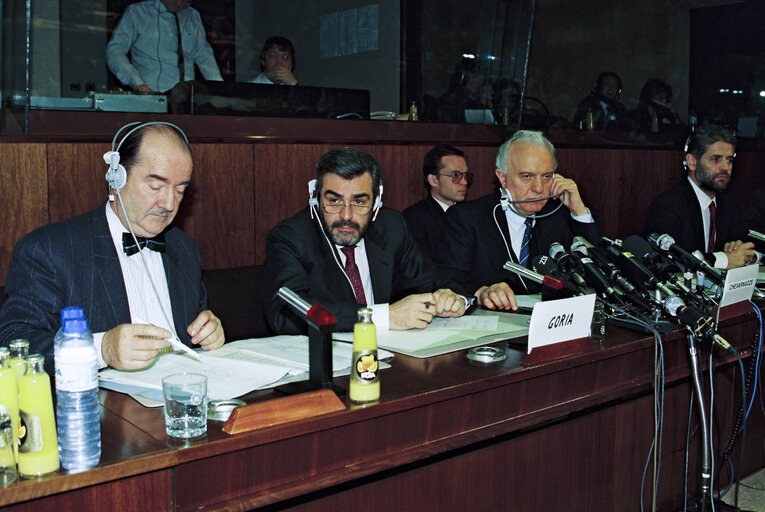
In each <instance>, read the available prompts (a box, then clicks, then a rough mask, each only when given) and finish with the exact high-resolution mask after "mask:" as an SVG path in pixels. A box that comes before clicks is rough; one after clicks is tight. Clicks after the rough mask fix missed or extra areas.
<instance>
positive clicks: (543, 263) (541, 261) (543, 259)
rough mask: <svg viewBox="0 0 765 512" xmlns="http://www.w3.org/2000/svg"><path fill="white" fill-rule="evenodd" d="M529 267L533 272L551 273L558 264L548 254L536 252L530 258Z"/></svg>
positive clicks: (556, 268)
mask: <svg viewBox="0 0 765 512" xmlns="http://www.w3.org/2000/svg"><path fill="white" fill-rule="evenodd" d="M531 268H533V269H534V272H536V273H538V274H542V275H546V274H551V273H553V272H554V271H556V270H558V266H557V265H556V264H555V262H554V261H553V260H552V258H550V257H549V256H545V255H543V254H538V255H536V256H534V257H533V258H532V259H531Z"/></svg>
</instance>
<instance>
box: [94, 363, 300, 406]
mask: <svg viewBox="0 0 765 512" xmlns="http://www.w3.org/2000/svg"><path fill="white" fill-rule="evenodd" d="M200 357H201V361H194V360H191V359H189V358H188V357H186V356H185V355H182V354H176V353H170V354H163V355H160V356H158V357H157V359H156V360H155V362H154V364H152V365H151V366H149V367H148V368H144V369H142V370H134V371H123V370H115V369H113V368H109V369H107V370H103V371H101V372H100V373H99V374H98V378H99V380H102V381H107V382H114V383H118V384H127V385H132V386H138V387H142V388H148V389H157V390H161V389H162V379H163V378H164V377H166V376H168V375H172V374H174V373H183V372H192V373H201V374H204V375H206V376H207V396H208V398H209V399H210V400H226V399H229V398H235V397H237V396H241V395H244V394H245V393H249V392H250V391H253V390H255V389H258V388H260V387H263V386H266V385H268V384H270V383H272V382H275V381H277V380H279V379H281V378H282V377H283V376H284V375H286V374H287V373H288V372H289V371H290V368H289V367H288V366H285V365H283V366H279V365H273V364H260V363H254V362H249V361H237V360H235V359H223V358H218V357H211V356H210V355H209V354H207V353H202V354H200Z"/></svg>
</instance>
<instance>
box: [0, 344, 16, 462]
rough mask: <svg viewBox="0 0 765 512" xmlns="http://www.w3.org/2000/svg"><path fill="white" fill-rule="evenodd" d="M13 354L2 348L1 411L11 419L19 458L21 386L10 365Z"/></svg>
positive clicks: (0, 350)
mask: <svg viewBox="0 0 765 512" xmlns="http://www.w3.org/2000/svg"><path fill="white" fill-rule="evenodd" d="M10 355H11V352H10V350H8V348H7V347H0V410H2V411H5V412H6V413H7V414H8V415H9V416H10V417H11V429H12V431H13V456H14V458H15V459H16V460H17V461H18V460H19V459H18V457H19V386H18V379H17V377H16V369H15V368H11V367H10V365H9V364H8V360H9V359H10Z"/></svg>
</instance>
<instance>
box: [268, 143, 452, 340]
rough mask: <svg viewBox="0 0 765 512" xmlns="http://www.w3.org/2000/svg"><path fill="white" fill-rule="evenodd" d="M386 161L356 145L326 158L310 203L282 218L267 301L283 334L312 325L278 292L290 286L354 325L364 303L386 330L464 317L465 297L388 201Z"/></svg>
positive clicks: (272, 239) (273, 242)
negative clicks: (426, 253)
mask: <svg viewBox="0 0 765 512" xmlns="http://www.w3.org/2000/svg"><path fill="white" fill-rule="evenodd" d="M380 174H381V172H380V166H379V164H378V163H377V161H376V160H375V159H374V158H372V156H371V155H369V154H367V153H365V152H363V151H360V150H358V149H355V148H342V149H332V150H330V151H328V152H327V153H325V154H324V155H322V156H321V158H319V161H318V163H317V164H316V178H315V181H314V182H312V183H311V184H309V187H311V186H313V187H312V188H314V189H315V192H314V193H312V195H311V198H310V200H309V205H308V208H305V209H303V210H302V211H300V212H298V213H297V214H295V215H294V216H293V217H291V218H289V219H286V220H284V221H282V222H280V223H279V224H278V225H277V226H276V227H275V228H273V229H272V230H271V232H270V233H269V234H268V240H267V242H266V262H265V270H264V276H265V283H264V290H265V291H266V297H270V298H271V299H270V301H268V302H266V303H265V304H264V307H265V310H266V318H267V320H268V322H269V324H270V326H271V328H272V329H273V330H274V332H275V333H277V334H297V333H301V332H305V331H306V330H307V327H306V324H305V322H304V321H303V320H301V318H300V317H299V316H298V315H297V314H296V313H295V312H294V311H292V310H291V309H290V307H289V306H287V304H285V303H284V301H282V300H281V299H280V298H278V297H276V296H275V294H276V292H277V291H278V290H279V288H281V287H282V286H286V287H288V288H289V289H291V290H292V291H293V292H295V293H297V294H298V295H300V296H301V297H303V298H304V299H305V300H307V301H308V302H310V303H315V304H321V305H323V306H324V307H326V308H327V309H329V310H330V311H332V312H333V313H334V314H335V315H336V316H337V318H338V323H337V327H336V328H337V330H338V331H352V330H353V326H354V324H355V323H356V313H357V311H358V309H359V308H361V307H366V305H369V307H370V308H371V309H372V321H373V322H374V323H375V325H377V328H378V329H380V330H386V329H392V330H406V329H424V328H425V327H427V325H428V324H429V323H430V322H431V321H432V320H433V317H434V316H440V317H458V316H461V315H462V314H463V313H464V312H465V308H466V305H467V304H466V301H465V299H464V298H463V297H460V296H459V295H457V294H456V293H454V292H453V291H452V289H451V288H452V287H453V285H456V283H453V282H452V281H450V280H449V279H445V278H444V277H442V275H441V274H439V273H438V271H437V270H436V269H435V268H434V265H432V264H431V262H430V260H429V259H428V258H426V257H424V256H423V255H422V252H420V249H419V247H418V246H417V242H415V240H414V238H412V236H411V235H410V234H409V230H408V229H407V227H406V221H405V220H404V216H403V215H402V214H401V213H400V212H397V211H396V210H391V209H389V208H382V179H381V176H380Z"/></svg>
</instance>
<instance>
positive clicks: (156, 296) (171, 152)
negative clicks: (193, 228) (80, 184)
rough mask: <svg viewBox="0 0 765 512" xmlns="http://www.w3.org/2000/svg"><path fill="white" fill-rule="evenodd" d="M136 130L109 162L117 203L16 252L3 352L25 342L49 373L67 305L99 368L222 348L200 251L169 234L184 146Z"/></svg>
mask: <svg viewBox="0 0 765 512" xmlns="http://www.w3.org/2000/svg"><path fill="white" fill-rule="evenodd" d="M134 125H138V126H134ZM134 125H128V126H127V127H124V128H123V130H124V129H125V128H133V129H132V130H129V131H128V134H127V136H126V137H125V138H123V139H122V141H121V142H120V144H119V145H118V146H117V151H116V152H114V151H111V152H109V153H107V154H106V155H105V158H107V159H109V160H110V162H111V164H112V165H110V168H109V173H108V174H107V179H108V181H109V184H110V192H111V193H112V194H117V197H116V198H114V197H113V196H112V195H110V200H109V201H108V202H106V204H105V205H103V206H101V207H99V208H97V209H96V210H94V211H92V212H89V213H86V214H84V215H81V216H79V217H75V218H73V219H69V220H67V221H64V222H59V223H55V224H49V225H47V226H43V227H41V228H39V229H37V230H35V231H33V232H31V233H29V234H28V235H26V236H25V237H24V238H22V239H21V240H20V241H19V242H18V243H17V244H16V247H15V248H14V250H13V260H12V262H11V266H10V269H9V271H8V277H7V281H6V288H5V292H6V294H7V295H8V300H7V301H6V302H5V304H4V305H3V308H2V310H0V344H2V345H7V344H8V343H9V342H10V341H11V340H13V339H15V338H27V339H29V341H30V345H31V350H32V351H33V352H39V353H42V354H44V355H45V363H46V368H47V369H48V370H51V369H52V368H53V337H54V335H55V334H56V331H57V330H58V329H59V327H60V325H61V324H60V321H59V312H60V310H61V309H62V308H64V307H67V306H80V307H82V308H83V310H84V312H85V317H86V318H87V319H88V322H89V324H90V328H91V330H92V331H93V333H94V339H95V342H96V348H97V352H98V355H99V363H100V365H101V366H102V367H103V366H107V365H108V366H111V367H114V368H117V369H123V370H133V369H139V368H143V367H145V366H148V365H149V364H150V363H151V362H152V361H153V360H154V358H155V357H156V356H157V354H158V353H159V352H160V351H161V350H163V349H165V348H166V347H168V341H167V339H168V338H176V339H179V340H181V341H182V342H183V343H184V344H186V345H189V346H191V345H198V346H201V347H202V348H204V349H206V350H213V349H216V348H219V347H220V346H221V345H223V342H224V334H223V328H222V326H221V324H220V321H219V320H218V318H217V317H216V316H215V315H213V314H212V312H210V311H209V310H207V293H206V291H205V288H204V285H203V284H202V280H201V271H200V267H199V262H200V258H199V249H198V248H197V245H196V244H195V243H194V241H193V240H192V239H191V238H190V237H189V236H187V235H186V234H184V233H183V232H182V231H181V230H179V229H178V228H175V227H171V226H170V224H171V223H172V221H173V219H174V218H175V215H176V214H177V213H178V207H179V206H180V203H181V200H182V199H183V194H184V192H185V190H186V188H187V187H188V186H189V184H190V182H191V172H192V157H191V150H190V148H189V146H188V142H187V141H186V138H185V135H183V133H182V132H181V131H180V130H179V129H178V128H177V127H174V126H173V125H168V124H167V123H146V124H140V123H134ZM123 130H120V132H122V131H123ZM120 132H118V135H119V134H120ZM116 139H117V137H115V141H116ZM112 147H113V148H114V143H113V144H112ZM144 237H145V238H144Z"/></svg>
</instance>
